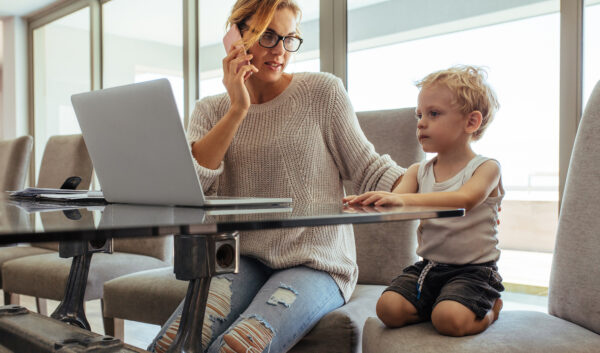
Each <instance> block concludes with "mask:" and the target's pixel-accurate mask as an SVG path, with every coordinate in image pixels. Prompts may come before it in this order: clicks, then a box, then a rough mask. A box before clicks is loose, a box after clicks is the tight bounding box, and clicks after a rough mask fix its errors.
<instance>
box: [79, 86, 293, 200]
mask: <svg viewBox="0 0 600 353" xmlns="http://www.w3.org/2000/svg"><path fill="white" fill-rule="evenodd" d="M71 102H72V103H73V108H74V109H75V115H76V116H77V120H78V121H79V126H80V127H81V131H82V133H83V139H84V140H85V144H86V145H87V148H88V152H89V154H90V157H91V159H92V163H93V165H94V169H95V170H96V174H97V176H98V181H99V182H100V185H101V187H102V192H103V194H104V198H105V199H106V201H108V202H119V203H138V204H155V205H178V206H237V205H281V204H286V203H291V202H292V199H290V198H257V197H239V198H238V197H206V196H204V193H203V191H202V186H201V185H200V181H199V179H198V175H197V174H196V170H195V168H194V164H193V160H192V158H193V157H192V153H191V150H190V146H189V144H188V142H187V139H186V136H185V132H184V129H183V125H182V123H181V119H180V118H179V112H178V110H177V105H176V103H175V98H174V97H173V92H172V90H171V85H170V84H169V81H168V80H167V79H159V80H154V81H147V82H142V83H136V84H131V85H126V86H120V87H113V88H107V89H103V90H98V91H92V92H86V93H80V94H75V95H73V96H71ZM243 196H246V195H243ZM247 196H251V195H247Z"/></svg>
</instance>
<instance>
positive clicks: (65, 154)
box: [37, 134, 92, 190]
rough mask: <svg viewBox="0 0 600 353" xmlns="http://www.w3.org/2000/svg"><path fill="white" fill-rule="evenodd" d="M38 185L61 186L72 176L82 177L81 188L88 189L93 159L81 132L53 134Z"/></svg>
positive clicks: (44, 157) (46, 149) (47, 146)
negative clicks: (75, 133)
mask: <svg viewBox="0 0 600 353" xmlns="http://www.w3.org/2000/svg"><path fill="white" fill-rule="evenodd" d="M38 175H39V176H38V181H37V186H38V187H40V188H59V187H61V185H62V184H63V183H64V181H65V180H66V179H67V178H69V177H72V176H78V177H80V178H81V183H80V184H79V186H77V189H79V190H87V189H89V187H90V182H91V180H92V160H91V159H90V156H89V154H88V151H87V147H86V146H85V142H84V141H83V136H82V135H81V134H77V135H59V136H51V137H50V138H49V139H48V142H47V143H46V147H45V149H44V155H43V156H42V164H41V165H40V171H39V173H38Z"/></svg>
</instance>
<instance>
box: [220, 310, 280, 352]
mask: <svg viewBox="0 0 600 353" xmlns="http://www.w3.org/2000/svg"><path fill="white" fill-rule="evenodd" d="M274 336H275V332H274V331H273V329H272V328H271V327H270V326H269V325H268V323H266V322H265V321H263V320H261V319H259V318H256V317H250V318H246V319H243V320H242V321H240V322H239V323H237V325H235V326H234V327H233V328H232V329H231V330H230V331H229V332H227V333H226V334H225V335H224V336H223V340H224V342H225V343H224V344H223V346H222V347H221V352H222V353H247V352H253V353H258V352H262V351H264V349H265V348H266V347H267V346H268V345H269V344H271V341H272V340H273V337H274Z"/></svg>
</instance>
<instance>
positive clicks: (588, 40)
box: [583, 0, 600, 107]
mask: <svg viewBox="0 0 600 353" xmlns="http://www.w3.org/2000/svg"><path fill="white" fill-rule="evenodd" d="M583 15H584V20H583V25H584V28H583V106H584V107H585V106H586V103H587V100H588V98H589V97H590V94H592V90H593V89H594V86H595V85H596V83H597V82H598V81H600V66H599V65H598V63H599V62H600V47H599V46H598V40H599V39H600V1H599V0H587V1H586V6H585V9H584V12H583Z"/></svg>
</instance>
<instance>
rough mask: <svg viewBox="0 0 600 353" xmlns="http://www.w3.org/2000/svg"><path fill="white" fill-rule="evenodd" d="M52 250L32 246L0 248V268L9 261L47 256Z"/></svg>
mask: <svg viewBox="0 0 600 353" xmlns="http://www.w3.org/2000/svg"><path fill="white" fill-rule="evenodd" d="M50 252H52V250H48V249H43V248H38V247H34V246H9V247H1V248H0V268H1V267H2V265H3V264H4V263H5V262H7V261H10V260H14V259H18V258H21V257H25V256H32V255H40V254H47V253H50ZM0 288H3V287H2V271H0Z"/></svg>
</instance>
